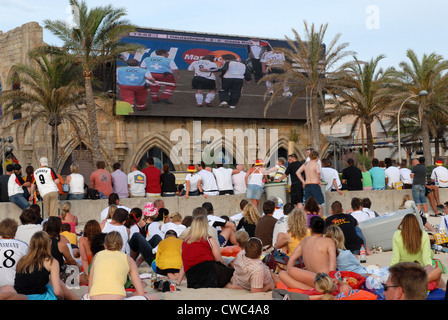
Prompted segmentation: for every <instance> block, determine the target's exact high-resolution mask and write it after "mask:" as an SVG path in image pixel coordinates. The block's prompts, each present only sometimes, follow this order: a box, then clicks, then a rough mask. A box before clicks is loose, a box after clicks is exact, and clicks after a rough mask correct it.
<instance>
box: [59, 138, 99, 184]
mask: <svg viewBox="0 0 448 320" xmlns="http://www.w3.org/2000/svg"><path fill="white" fill-rule="evenodd" d="M73 163H76V164H78V166H79V174H81V175H82V176H83V177H84V183H85V184H87V185H90V175H91V174H92V172H93V171H95V170H96V168H95V165H94V163H93V156H92V152H91V151H90V150H88V149H87V147H86V146H85V145H84V144H83V143H81V144H79V145H78V146H77V147H76V148H75V149H74V150H73V151H72V153H71V154H70V155H69V156H68V157H67V160H66V161H65V164H64V166H63V167H62V170H61V173H60V175H61V176H63V177H66V176H68V175H70V173H71V172H70V166H71V165H72V164H73Z"/></svg>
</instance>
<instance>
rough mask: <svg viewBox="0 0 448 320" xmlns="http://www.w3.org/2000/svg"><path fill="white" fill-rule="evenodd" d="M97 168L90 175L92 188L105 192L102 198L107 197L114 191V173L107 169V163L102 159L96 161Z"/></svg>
mask: <svg viewBox="0 0 448 320" xmlns="http://www.w3.org/2000/svg"><path fill="white" fill-rule="evenodd" d="M96 167H97V170H96V171H94V172H93V173H92V174H91V175H90V188H92V189H95V190H97V191H98V193H103V196H102V198H103V199H107V198H108V197H109V195H110V194H111V193H113V192H114V190H113V188H112V175H111V174H110V173H109V171H107V170H106V169H105V168H106V163H105V162H104V161H102V160H100V161H98V162H97V163H96Z"/></svg>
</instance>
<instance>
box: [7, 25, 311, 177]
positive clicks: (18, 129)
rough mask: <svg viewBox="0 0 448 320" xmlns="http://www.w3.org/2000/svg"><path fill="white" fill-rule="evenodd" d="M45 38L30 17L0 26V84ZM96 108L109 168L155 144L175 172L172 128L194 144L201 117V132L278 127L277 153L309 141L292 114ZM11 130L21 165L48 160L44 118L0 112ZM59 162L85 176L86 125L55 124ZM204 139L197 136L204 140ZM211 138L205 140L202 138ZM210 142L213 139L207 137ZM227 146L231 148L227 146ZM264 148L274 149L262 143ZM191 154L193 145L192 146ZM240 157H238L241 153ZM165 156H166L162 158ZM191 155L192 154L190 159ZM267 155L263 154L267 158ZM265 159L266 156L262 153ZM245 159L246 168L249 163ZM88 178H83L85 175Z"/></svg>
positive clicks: (180, 168)
mask: <svg viewBox="0 0 448 320" xmlns="http://www.w3.org/2000/svg"><path fill="white" fill-rule="evenodd" d="M42 44H44V41H43V30H42V27H41V26H40V25H39V24H38V23H36V22H30V23H27V24H25V25H22V26H21V27H18V28H16V29H14V30H11V31H8V32H5V33H2V32H0V57H2V59H0V82H1V84H2V90H3V91H5V90H7V89H8V88H7V85H6V83H7V78H8V74H9V71H10V68H11V66H12V65H14V64H16V63H26V62H27V52H28V51H29V50H31V49H33V48H36V47H38V46H40V45H42ZM98 103H99V104H100V108H101V111H100V112H98V128H99V134H100V140H101V141H100V144H101V154H102V156H103V159H104V160H105V161H106V163H107V166H108V168H109V170H110V169H111V167H112V164H113V163H114V162H117V161H118V162H120V163H122V167H123V168H122V169H123V171H124V172H129V169H130V166H131V164H132V163H134V162H135V163H141V164H142V165H144V161H143V162H142V159H145V157H146V155H147V154H148V152H149V151H151V150H157V151H158V152H160V153H163V154H164V157H168V158H170V159H169V160H170V161H171V163H172V167H173V168H172V169H173V170H175V171H177V172H184V171H186V168H187V166H188V163H186V162H187V161H183V162H182V161H180V160H179V159H176V155H175V154H173V152H172V150H173V148H174V147H175V146H176V144H177V143H178V142H177V141H172V140H171V139H170V137H171V135H172V133H173V131H174V130H176V129H185V131H186V132H188V133H189V134H190V140H189V142H190V143H189V148H190V151H192V150H193V149H194V148H195V141H192V138H191V137H192V136H193V126H194V125H195V124H196V125H197V124H198V123H200V130H201V133H203V132H204V131H205V130H207V129H208V128H214V129H216V130H218V131H219V132H223V133H224V132H225V131H226V129H233V130H236V129H241V130H242V131H243V132H244V131H245V130H247V129H253V130H254V131H255V132H258V130H259V129H266V130H267V132H268V137H267V138H268V140H269V129H277V136H278V152H279V155H280V156H285V155H287V154H288V153H291V152H295V153H297V154H298V155H299V156H301V157H304V151H305V148H306V147H307V146H308V145H309V138H308V134H307V131H306V127H305V125H304V123H305V121H297V120H268V119H256V120H246V119H230V118H229V119H214V118H207V119H205V118H204V119H201V118H200V117H198V118H178V117H133V116H114V115H113V103H112V101H111V102H110V103H105V102H98ZM293 130H295V133H296V134H297V136H298V138H299V139H298V140H297V141H293V142H292V143H291V141H290V140H291V139H290V136H291V133H292V132H293ZM8 136H12V137H13V138H14V142H13V143H12V144H11V145H12V146H13V148H14V154H15V155H16V157H17V158H18V159H19V161H20V163H21V164H22V167H24V168H25V167H26V166H28V165H31V166H34V167H37V166H38V160H39V158H40V157H42V156H47V157H48V158H49V160H50V164H51V159H50V155H51V151H50V150H51V145H50V140H49V136H50V126H49V125H47V124H46V123H42V122H36V123H34V122H33V120H32V119H30V120H27V121H23V119H18V120H13V118H12V117H11V116H9V115H8V116H4V117H3V118H2V120H1V136H0V137H8ZM59 137H60V142H59V156H60V160H61V161H59V165H56V166H54V165H53V167H54V169H55V170H56V171H57V172H58V173H61V174H62V175H63V176H64V175H67V174H69V173H70V172H69V171H68V168H69V165H70V164H71V163H72V162H78V163H80V164H81V173H82V174H83V175H84V177H85V178H88V176H89V175H90V173H91V172H92V171H93V170H94V169H95V168H94V165H93V163H92V160H91V155H90V152H89V150H88V149H89V147H90V145H89V139H88V137H87V128H86V129H85V132H78V131H75V130H74V128H72V127H71V126H70V125H68V124H65V123H62V125H60V126H59ZM203 142H204V141H200V143H203ZM207 143H210V142H206V144H207ZM211 143H212V144H213V142H211ZM223 147H224V148H225V149H226V150H227V151H229V152H230V153H231V154H233V156H234V158H236V155H237V154H238V153H242V156H243V157H244V159H245V160H247V153H248V151H249V150H252V151H253V150H255V149H257V148H259V147H260V146H258V145H257V144H256V143H251V142H247V145H246V146H244V147H243V146H241V145H236V146H235V144H233V145H228V146H223ZM229 149H232V150H229ZM267 149H268V150H267V152H268V154H269V152H271V151H274V150H270V148H269V146H268V147H267ZM191 153H192V154H193V151H192V152H191ZM240 159H241V158H240ZM164 160H168V159H164ZM192 160H193V158H192V157H191V161H192ZM267 160H268V159H267ZM265 161H266V159H265ZM244 162H245V163H246V169H247V168H248V167H249V165H250V164H249V163H247V162H246V161H244ZM87 181H88V180H87Z"/></svg>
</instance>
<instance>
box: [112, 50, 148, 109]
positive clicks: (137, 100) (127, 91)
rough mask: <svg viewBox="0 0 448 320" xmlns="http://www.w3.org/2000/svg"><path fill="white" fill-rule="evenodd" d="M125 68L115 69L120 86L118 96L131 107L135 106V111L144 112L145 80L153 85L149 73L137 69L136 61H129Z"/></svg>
mask: <svg viewBox="0 0 448 320" xmlns="http://www.w3.org/2000/svg"><path fill="white" fill-rule="evenodd" d="M127 64H128V65H127V66H126V67H120V68H118V69H117V83H118V85H119V86H120V95H121V98H122V99H123V101H125V102H127V103H129V104H130V105H131V106H134V105H135V109H136V110H140V111H142V110H146V97H147V96H148V90H147V89H146V80H147V79H148V80H149V81H151V82H153V83H155V80H154V79H153V78H152V76H151V72H149V71H148V70H145V69H142V68H140V67H139V65H138V64H139V62H138V60H136V59H129V60H128V61H127Z"/></svg>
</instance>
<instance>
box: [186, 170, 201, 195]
mask: <svg viewBox="0 0 448 320" xmlns="http://www.w3.org/2000/svg"><path fill="white" fill-rule="evenodd" d="M199 180H201V176H200V175H199V174H191V173H189V174H187V175H186V176H185V181H190V189H188V192H194V191H196V190H198V182H199Z"/></svg>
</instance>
